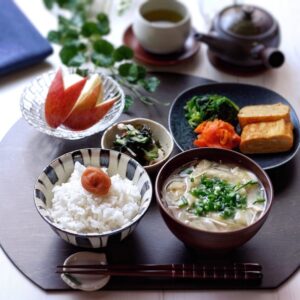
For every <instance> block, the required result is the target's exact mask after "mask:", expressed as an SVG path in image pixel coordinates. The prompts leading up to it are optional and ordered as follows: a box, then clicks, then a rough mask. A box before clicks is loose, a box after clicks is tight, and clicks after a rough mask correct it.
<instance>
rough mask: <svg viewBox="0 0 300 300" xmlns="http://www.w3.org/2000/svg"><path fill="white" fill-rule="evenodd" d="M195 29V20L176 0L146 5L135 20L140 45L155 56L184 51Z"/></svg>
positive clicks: (148, 2) (155, 1)
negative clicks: (193, 28) (193, 24)
mask: <svg viewBox="0 0 300 300" xmlns="http://www.w3.org/2000/svg"><path fill="white" fill-rule="evenodd" d="M190 30H191V17H190V14H189V12H188V9H187V8H186V6H185V5H184V4H182V3H181V2H178V1H176V0H148V1H146V2H144V3H142V4H141V5H140V7H139V9H138V11H137V14H136V17H135V19H134V21H133V32H134V35H135V37H136V39H137V40H138V42H139V43H140V45H141V46H142V47H143V48H144V49H145V50H147V51H149V52H151V53H154V54H170V53H174V52H179V51H182V50H183V48H184V44H185V41H186V39H187V37H188V36H189V33H190Z"/></svg>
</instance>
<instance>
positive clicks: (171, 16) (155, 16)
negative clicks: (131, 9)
mask: <svg viewBox="0 0 300 300" xmlns="http://www.w3.org/2000/svg"><path fill="white" fill-rule="evenodd" d="M143 16H144V18H145V19H146V20H147V21H150V22H153V23H160V24H170V23H177V22H179V21H181V20H182V19H183V17H182V15H181V14H179V13H178V12H176V11H174V10H169V9H158V10H153V11H148V12H146V13H144V14H143Z"/></svg>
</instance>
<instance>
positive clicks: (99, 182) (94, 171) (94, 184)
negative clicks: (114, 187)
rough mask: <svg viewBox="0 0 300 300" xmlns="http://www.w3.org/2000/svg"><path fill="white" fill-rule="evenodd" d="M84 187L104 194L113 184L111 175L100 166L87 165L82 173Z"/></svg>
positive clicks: (92, 191)
mask: <svg viewBox="0 0 300 300" xmlns="http://www.w3.org/2000/svg"><path fill="white" fill-rule="evenodd" d="M81 184H82V186H83V188H84V189H86V190H87V191H88V192H90V193H92V194H94V195H96V196H104V195H106V194H107V193H108V191H109V188H110V186H111V180H110V177H109V176H108V175H107V174H106V173H105V172H103V171H102V170H101V169H99V168H95V167H87V168H86V169H85V171H84V172H83V173H82V175H81Z"/></svg>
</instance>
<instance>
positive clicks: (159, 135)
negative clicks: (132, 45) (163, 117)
mask: <svg viewBox="0 0 300 300" xmlns="http://www.w3.org/2000/svg"><path fill="white" fill-rule="evenodd" d="M120 123H123V124H132V125H135V124H145V125H147V126H148V127H149V128H150V130H151V132H152V133H153V137H154V139H155V140H158V141H159V143H160V145H161V147H162V149H163V151H164V158H163V159H162V160H160V161H158V162H157V163H154V164H152V165H150V166H143V167H144V168H145V170H146V171H147V172H148V173H149V174H153V173H156V172H157V171H158V170H159V169H160V168H161V166H162V165H163V164H164V163H165V162H166V161H167V160H168V158H169V157H170V155H171V153H172V151H173V148H174V142H173V138H172V136H171V134H170V133H169V131H168V130H167V129H166V128H165V127H164V126H162V125H161V124H159V123H157V122H155V121H152V120H149V119H145V118H136V119H131V120H126V121H122V122H119V123H116V124H114V125H112V126H111V127H109V128H108V129H107V130H106V131H105V132H104V134H103V136H102V139H101V147H102V148H106V149H111V148H112V147H113V142H114V140H115V137H116V134H117V133H119V132H120V130H119V129H118V125H119V124H120Z"/></svg>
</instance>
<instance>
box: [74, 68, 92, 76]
mask: <svg viewBox="0 0 300 300" xmlns="http://www.w3.org/2000/svg"><path fill="white" fill-rule="evenodd" d="M76 74H78V75H80V76H82V77H87V76H88V75H89V69H81V68H77V69H76Z"/></svg>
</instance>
